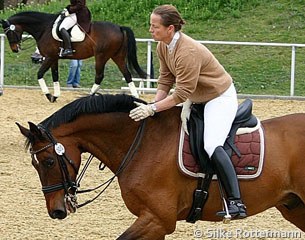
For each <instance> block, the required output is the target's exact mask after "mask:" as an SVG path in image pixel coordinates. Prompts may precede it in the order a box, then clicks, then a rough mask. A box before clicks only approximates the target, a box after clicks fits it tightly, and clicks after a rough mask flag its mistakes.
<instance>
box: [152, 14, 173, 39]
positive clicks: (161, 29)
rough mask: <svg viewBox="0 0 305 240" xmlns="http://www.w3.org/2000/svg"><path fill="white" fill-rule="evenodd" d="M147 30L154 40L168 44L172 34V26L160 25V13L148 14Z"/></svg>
mask: <svg viewBox="0 0 305 240" xmlns="http://www.w3.org/2000/svg"><path fill="white" fill-rule="evenodd" d="M149 32H150V33H151V36H152V38H153V39H154V40H155V41H162V42H165V43H167V44H169V43H170V42H171V40H172V38H173V36H174V26H173V25H170V26H168V27H166V26H164V25H162V18H161V16H160V15H157V14H154V13H152V14H151V15H150V27H149Z"/></svg>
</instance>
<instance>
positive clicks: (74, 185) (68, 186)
mask: <svg viewBox="0 0 305 240" xmlns="http://www.w3.org/2000/svg"><path fill="white" fill-rule="evenodd" d="M145 125H146V120H144V121H142V122H141V125H140V126H139V128H138V130H137V133H136V135H135V138H134V140H133V142H132V144H131V145H130V147H129V149H128V151H127V153H126V155H125V156H124V158H123V159H122V161H121V164H120V165H119V167H118V169H117V171H116V173H115V174H114V175H113V176H112V177H111V178H109V179H108V180H107V181H106V182H104V183H102V184H100V185H99V186H97V187H95V188H92V189H87V190H78V187H79V186H80V182H81V180H82V178H83V176H84V174H85V172H86V170H87V169H88V167H89V165H90V163H91V161H92V159H93V155H92V154H91V155H90V156H89V158H88V160H87V162H86V164H85V166H84V167H83V169H82V171H81V172H80V174H79V176H78V177H77V179H76V182H73V181H71V178H70V175H69V171H68V168H67V164H66V162H67V163H69V164H70V165H71V166H72V167H73V169H74V171H75V173H76V175H77V172H78V170H77V168H76V165H75V163H74V162H73V161H72V160H71V159H69V158H68V157H67V156H66V154H65V148H64V146H63V145H62V144H61V143H58V142H57V141H56V140H55V139H54V137H53V136H52V134H51V133H50V132H49V131H48V130H47V129H46V128H45V127H43V126H42V125H38V128H40V129H42V130H43V131H44V132H45V134H46V135H47V137H48V139H49V140H50V141H51V143H49V144H48V145H46V146H44V147H42V148H41V149H39V150H35V151H33V150H30V154H31V156H32V159H34V160H35V161H36V162H38V160H37V158H36V154H37V153H40V152H43V151H45V150H46V149H48V148H50V147H54V151H55V153H56V155H57V160H58V162H59V166H60V170H61V173H62V178H63V182H62V183H59V184H54V185H48V186H42V191H43V193H44V194H46V193H51V192H55V191H59V190H62V189H64V190H65V199H68V198H70V199H76V193H86V192H91V191H95V190H97V189H99V188H101V187H102V186H105V185H106V186H105V187H104V188H103V189H102V190H101V192H100V193H98V194H97V195H96V196H95V197H93V198H92V199H90V200H87V201H86V202H84V203H82V204H76V206H75V207H76V208H81V207H83V206H85V205H87V204H89V203H91V202H93V201H94V200H95V199H97V198H98V197H99V196H100V195H101V194H102V193H103V192H105V190H106V189H107V188H108V187H109V185H110V184H111V183H112V182H113V180H114V179H115V177H117V176H118V175H119V174H120V173H122V172H123V170H124V169H125V168H126V167H127V166H128V164H129V163H130V162H131V160H132V159H133V157H134V155H135V153H136V152H137V150H138V148H139V145H140V143H141V141H142V138H143V134H144V128H145ZM69 190H72V191H73V193H74V195H72V194H70V193H69Z"/></svg>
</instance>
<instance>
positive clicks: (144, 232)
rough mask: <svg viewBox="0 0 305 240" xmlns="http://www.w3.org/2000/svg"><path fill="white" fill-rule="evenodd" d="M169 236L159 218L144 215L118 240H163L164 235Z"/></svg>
mask: <svg viewBox="0 0 305 240" xmlns="http://www.w3.org/2000/svg"><path fill="white" fill-rule="evenodd" d="M166 234H169V233H168V232H167V231H166V228H165V227H164V226H163V225H162V223H161V221H160V219H159V218H157V217H155V216H153V215H150V214H146V215H145V216H140V217H139V218H138V219H137V220H136V221H135V222H134V223H133V224H132V225H131V226H130V227H129V228H128V229H127V230H126V231H125V232H124V233H123V234H122V235H121V236H120V237H118V238H117V239H118V240H131V239H143V240H144V239H149V240H150V239H156V240H163V239H165V235H166Z"/></svg>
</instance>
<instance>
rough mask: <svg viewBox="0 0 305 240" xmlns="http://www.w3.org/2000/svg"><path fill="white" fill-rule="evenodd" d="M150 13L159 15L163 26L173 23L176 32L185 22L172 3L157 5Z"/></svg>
mask: <svg viewBox="0 0 305 240" xmlns="http://www.w3.org/2000/svg"><path fill="white" fill-rule="evenodd" d="M152 13H153V14H156V15H159V16H160V17H161V19H162V25H163V26H165V27H168V26H170V25H173V26H174V27H175V31H176V32H177V31H179V30H181V28H182V25H184V24H185V21H184V20H183V19H182V17H181V15H180V13H179V12H178V10H177V8H175V7H174V6H173V5H170V4H165V5H161V6H158V7H156V8H155V9H154V10H153V12H152Z"/></svg>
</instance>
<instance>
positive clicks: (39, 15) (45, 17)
mask: <svg viewBox="0 0 305 240" xmlns="http://www.w3.org/2000/svg"><path fill="white" fill-rule="evenodd" d="M57 16H58V14H50V13H43V12H35V11H25V12H19V13H16V14H14V15H13V16H11V17H9V19H8V21H14V20H16V21H17V20H18V21H19V22H23V23H29V24H43V23H49V22H53V21H54V20H55V18H56V17H57Z"/></svg>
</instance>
